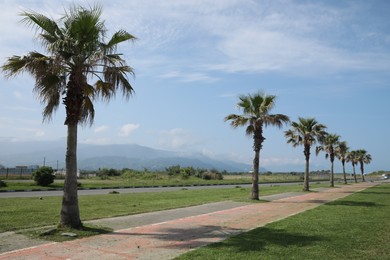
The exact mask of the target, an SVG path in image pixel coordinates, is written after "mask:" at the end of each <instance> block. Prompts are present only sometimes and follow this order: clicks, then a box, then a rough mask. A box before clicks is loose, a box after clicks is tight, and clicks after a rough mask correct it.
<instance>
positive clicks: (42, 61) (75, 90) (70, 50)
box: [2, 6, 135, 124]
mask: <svg viewBox="0 0 390 260" xmlns="http://www.w3.org/2000/svg"><path fill="white" fill-rule="evenodd" d="M101 14H102V8H101V7H100V6H94V7H93V8H91V9H90V10H88V9H84V8H82V7H78V6H73V7H72V8H70V10H69V12H66V14H65V16H64V17H63V18H61V19H60V20H59V21H58V22H57V21H55V20H52V19H50V18H48V17H46V16H44V15H42V14H39V13H36V12H24V13H23V14H22V16H23V17H24V19H23V20H22V21H23V22H24V23H26V24H27V25H29V26H31V27H34V28H36V29H37V31H38V32H39V34H38V38H39V39H40V40H41V42H42V46H43V47H45V49H46V51H47V53H48V55H44V54H41V53H39V52H36V51H32V52H29V53H28V54H27V55H24V56H12V57H10V58H8V60H7V62H6V63H5V64H4V65H3V66H2V70H3V71H4V72H5V73H6V77H12V76H16V75H18V74H19V73H21V72H28V73H29V74H31V75H32V76H33V77H34V78H35V87H34V89H33V91H34V92H35V93H36V94H37V96H38V97H39V99H40V101H41V103H43V104H45V107H44V110H43V117H44V119H50V118H51V116H52V114H53V112H54V111H55V110H56V109H57V108H58V106H59V104H60V101H61V98H62V100H63V103H64V105H65V106H66V108H67V117H66V120H65V124H68V123H70V121H71V122H72V123H86V122H88V123H90V124H92V123H93V120H94V115H95V113H94V107H93V101H94V100H95V99H96V98H99V97H100V98H102V99H103V100H105V101H109V100H110V99H111V98H112V97H114V96H115V93H116V91H117V90H118V88H119V89H120V91H121V92H122V93H123V94H124V96H125V97H126V98H128V97H130V96H131V95H132V94H133V88H132V86H131V84H130V83H129V81H128V78H127V74H133V69H132V68H131V67H129V66H127V65H126V62H125V60H123V59H122V58H121V56H122V54H119V53H116V52H115V51H116V49H117V45H118V44H119V43H121V42H124V41H128V40H131V41H132V40H134V39H135V37H134V36H132V35H131V34H129V33H127V32H126V31H123V30H120V31H117V32H115V33H114V34H113V35H112V37H111V38H110V39H108V41H107V42H104V40H106V38H105V36H106V29H105V27H104V22H103V21H101V20H100V16H101ZM88 79H94V82H95V83H94V84H93V85H90V84H89V83H88V81H87V80H88Z"/></svg>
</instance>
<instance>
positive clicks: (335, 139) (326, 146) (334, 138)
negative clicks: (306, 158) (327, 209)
mask: <svg viewBox="0 0 390 260" xmlns="http://www.w3.org/2000/svg"><path fill="white" fill-rule="evenodd" d="M339 141H340V136H339V135H336V134H327V135H326V136H325V138H324V140H323V141H322V145H320V146H317V147H316V154H317V155H318V154H319V153H320V152H321V151H324V152H325V158H328V157H329V159H330V186H331V187H334V171H333V166H334V157H335V155H336V152H335V149H336V147H337V145H338V143H339Z"/></svg>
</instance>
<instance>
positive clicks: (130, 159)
mask: <svg viewBox="0 0 390 260" xmlns="http://www.w3.org/2000/svg"><path fill="white" fill-rule="evenodd" d="M0 147H1V149H0V164H1V165H3V166H5V167H15V166H22V165H23V166H30V165H40V166H42V165H44V164H45V165H47V166H51V167H53V168H57V167H58V168H59V169H61V168H64V166H65V151H66V148H65V141H61V142H54V141H53V142H0ZM173 165H180V166H183V167H186V166H192V167H195V168H207V169H213V168H214V169H217V170H226V171H229V172H247V171H249V170H250V169H251V165H247V164H242V163H237V162H234V161H227V160H224V161H220V160H215V159H211V158H209V157H207V156H204V155H202V154H196V153H192V154H185V155H184V154H180V153H177V152H173V151H164V150H158V149H153V148H149V147H145V146H140V145H136V144H124V145H88V144H79V145H78V167H79V168H80V169H90V170H92V169H98V168H115V169H123V168H131V169H137V170H143V169H149V170H161V169H165V168H166V167H169V166H173ZM262 170H265V169H262Z"/></svg>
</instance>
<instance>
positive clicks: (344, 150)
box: [335, 142, 349, 184]
mask: <svg viewBox="0 0 390 260" xmlns="http://www.w3.org/2000/svg"><path fill="white" fill-rule="evenodd" d="M348 150H349V147H348V145H347V142H339V144H338V145H337V146H336V149H335V151H336V156H337V158H338V159H339V160H340V161H341V164H342V165H343V178H344V184H347V175H346V173H345V161H346V157H347V154H348Z"/></svg>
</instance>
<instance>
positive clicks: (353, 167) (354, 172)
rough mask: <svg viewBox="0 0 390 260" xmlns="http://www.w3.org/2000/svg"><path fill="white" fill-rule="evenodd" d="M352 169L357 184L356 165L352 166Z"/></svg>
mask: <svg viewBox="0 0 390 260" xmlns="http://www.w3.org/2000/svg"><path fill="white" fill-rule="evenodd" d="M352 169H353V177H354V178H355V182H356V183H357V178H356V171H355V164H352Z"/></svg>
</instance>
